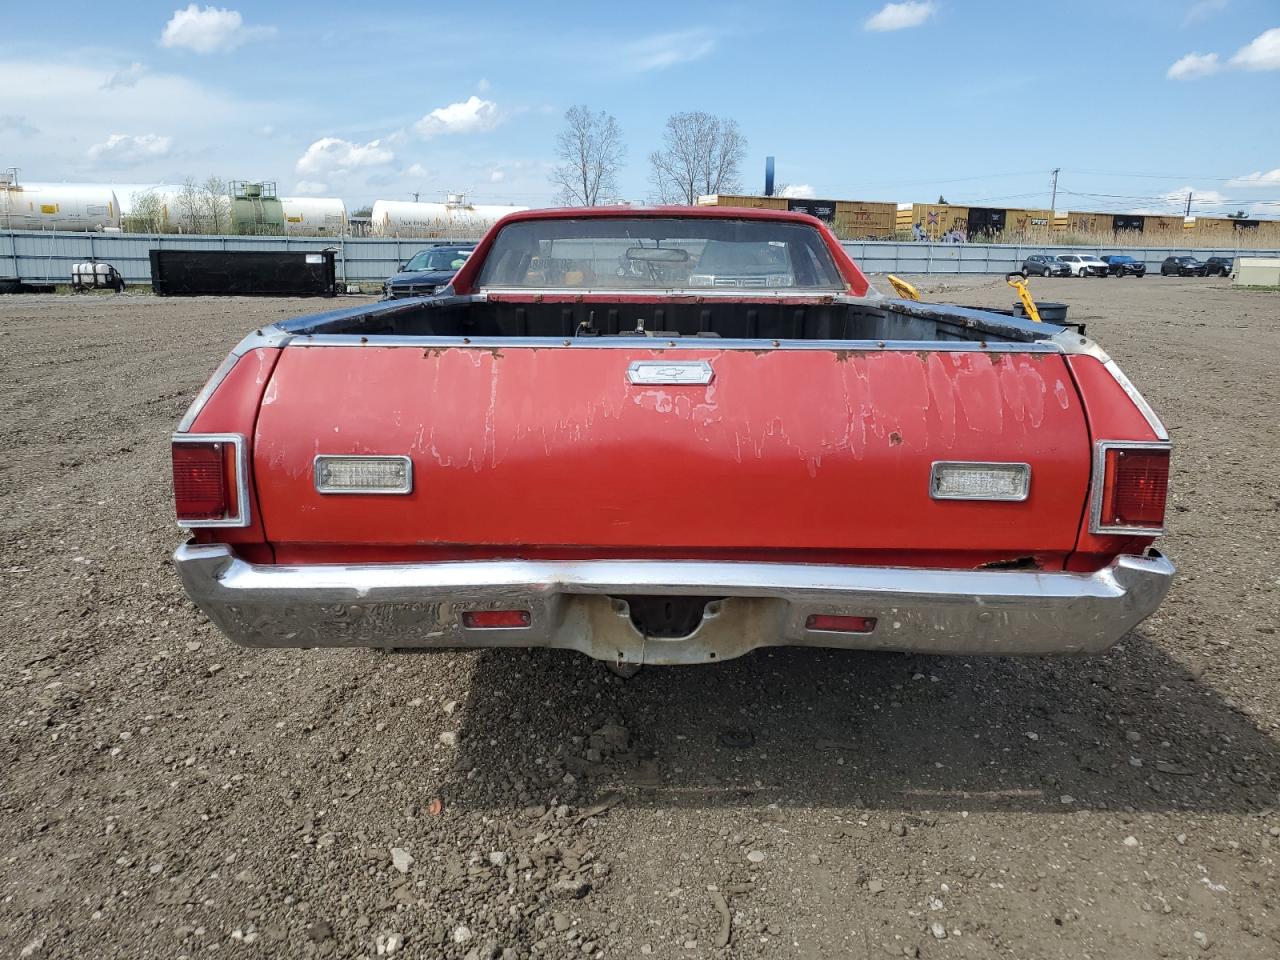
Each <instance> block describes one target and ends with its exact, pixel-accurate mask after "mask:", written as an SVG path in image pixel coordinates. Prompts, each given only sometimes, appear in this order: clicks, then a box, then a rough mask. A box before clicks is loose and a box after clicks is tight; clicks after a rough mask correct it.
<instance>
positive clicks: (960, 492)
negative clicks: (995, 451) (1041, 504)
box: [929, 462, 1031, 500]
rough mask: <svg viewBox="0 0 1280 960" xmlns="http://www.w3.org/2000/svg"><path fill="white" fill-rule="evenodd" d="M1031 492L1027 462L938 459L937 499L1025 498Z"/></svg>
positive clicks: (935, 472)
mask: <svg viewBox="0 0 1280 960" xmlns="http://www.w3.org/2000/svg"><path fill="white" fill-rule="evenodd" d="M1030 492H1031V466H1030V464H1026V463H955V462H951V463H944V462H938V463H935V464H934V465H933V476H932V478H931V480H930V485H929V493H930V495H931V496H932V497H933V498H934V499H935V500H1025V499H1027V496H1028V494H1030Z"/></svg>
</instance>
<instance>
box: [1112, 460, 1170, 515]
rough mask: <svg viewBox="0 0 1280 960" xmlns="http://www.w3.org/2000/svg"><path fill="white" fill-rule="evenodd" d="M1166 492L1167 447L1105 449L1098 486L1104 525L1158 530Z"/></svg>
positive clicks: (1167, 481)
mask: <svg viewBox="0 0 1280 960" xmlns="http://www.w3.org/2000/svg"><path fill="white" fill-rule="evenodd" d="M1168 492H1169V451H1168V450H1126V449H1124V448H1120V449H1118V450H1108V451H1107V463H1106V475H1105V481H1104V484H1103V488H1102V524H1103V525H1104V526H1116V527H1150V528H1152V529H1153V530H1159V529H1160V528H1161V527H1163V526H1164V507H1165V498H1166V497H1167V496H1168Z"/></svg>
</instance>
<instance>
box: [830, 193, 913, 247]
mask: <svg viewBox="0 0 1280 960" xmlns="http://www.w3.org/2000/svg"><path fill="white" fill-rule="evenodd" d="M897 216H898V205H897V204H896V203H878V202H875V201H871V200H837V201H836V218H835V228H836V232H837V233H838V234H840V236H841V237H845V238H848V239H850V240H862V239H865V238H867V237H880V238H890V237H892V236H893V235H894V231H895V230H896V229H897Z"/></svg>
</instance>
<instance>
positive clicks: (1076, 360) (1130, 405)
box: [1067, 351, 1169, 571]
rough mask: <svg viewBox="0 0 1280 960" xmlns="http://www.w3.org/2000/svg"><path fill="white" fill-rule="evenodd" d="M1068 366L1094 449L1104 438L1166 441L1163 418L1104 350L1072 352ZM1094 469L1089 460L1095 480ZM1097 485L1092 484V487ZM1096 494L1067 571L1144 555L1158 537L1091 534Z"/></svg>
mask: <svg viewBox="0 0 1280 960" xmlns="http://www.w3.org/2000/svg"><path fill="white" fill-rule="evenodd" d="M1067 367H1068V369H1070V371H1071V376H1072V377H1073V378H1074V380H1075V382H1076V387H1077V389H1078V390H1079V391H1080V401H1081V404H1082V406H1083V407H1084V412H1085V420H1086V422H1087V423H1088V426H1089V441H1090V446H1091V447H1092V448H1093V449H1095V450H1096V449H1097V445H1098V444H1099V443H1101V442H1103V441H1106V440H1120V441H1138V442H1147V443H1152V442H1168V440H1169V434H1168V431H1166V430H1165V427H1164V424H1163V423H1161V422H1160V418H1159V417H1158V416H1156V413H1155V411H1154V410H1152V409H1151V407H1150V405H1149V404H1148V403H1147V401H1146V400H1145V399H1144V398H1143V397H1142V395H1141V394H1140V393H1138V391H1137V389H1136V388H1135V387H1134V386H1133V384H1132V383H1130V382H1129V379H1128V378H1127V377H1126V376H1125V375H1124V373H1123V372H1122V371H1121V370H1120V368H1119V367H1118V366H1117V365H1116V363H1115V361H1114V360H1111V359H1110V358H1109V357H1107V356H1106V354H1104V353H1102V352H1101V351H1096V353H1089V354H1076V355H1073V356H1068V357H1067ZM1095 470H1096V464H1094V465H1091V466H1090V471H1091V474H1090V476H1091V479H1092V473H1093V471H1095ZM1093 487H1094V484H1092V483H1091V484H1090V490H1091V491H1092V489H1093ZM1092 496H1093V494H1092V493H1091V494H1090V498H1089V499H1087V500H1086V501H1085V505H1084V511H1083V512H1082V514H1081V517H1080V534H1079V537H1078V539H1077V541H1076V552H1075V553H1074V554H1072V555H1071V556H1070V557H1069V558H1068V559H1067V569H1068V570H1076V571H1093V570H1097V569H1099V568H1100V567H1103V566H1105V565H1106V564H1107V563H1109V562H1110V560H1111V558H1113V557H1115V556H1116V555H1117V554H1134V555H1140V554H1142V553H1144V552H1145V551H1146V549H1147V548H1148V547H1149V546H1151V544H1152V543H1153V542H1154V541H1155V537H1154V536H1133V535H1123V536H1116V535H1105V534H1096V533H1091V532H1090V531H1089V513H1090V508H1091V507H1092Z"/></svg>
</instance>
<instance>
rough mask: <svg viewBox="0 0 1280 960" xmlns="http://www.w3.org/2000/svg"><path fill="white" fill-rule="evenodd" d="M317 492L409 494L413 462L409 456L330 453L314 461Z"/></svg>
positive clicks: (411, 483) (411, 484) (411, 485)
mask: <svg viewBox="0 0 1280 960" xmlns="http://www.w3.org/2000/svg"><path fill="white" fill-rule="evenodd" d="M315 482H316V490H317V491H319V492H320V493H409V492H410V491H411V490H412V489H413V461H412V460H410V459H409V458H408V457H377V456H375V457H367V456H349V457H348V456H331V455H328V454H321V455H320V456H318V457H316V460H315Z"/></svg>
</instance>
